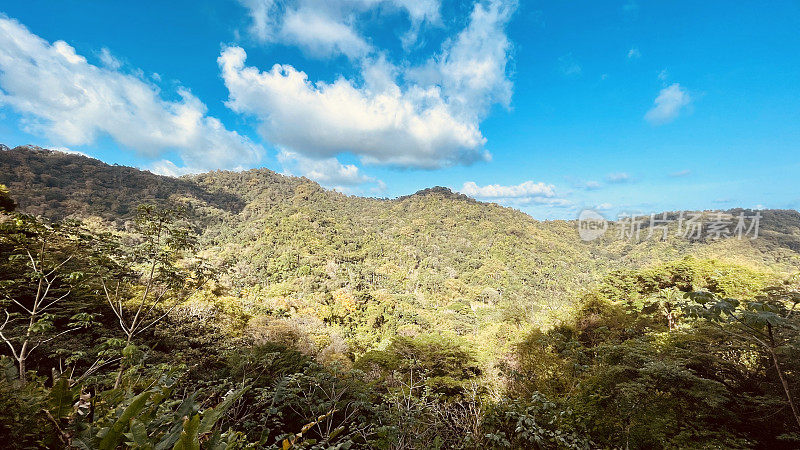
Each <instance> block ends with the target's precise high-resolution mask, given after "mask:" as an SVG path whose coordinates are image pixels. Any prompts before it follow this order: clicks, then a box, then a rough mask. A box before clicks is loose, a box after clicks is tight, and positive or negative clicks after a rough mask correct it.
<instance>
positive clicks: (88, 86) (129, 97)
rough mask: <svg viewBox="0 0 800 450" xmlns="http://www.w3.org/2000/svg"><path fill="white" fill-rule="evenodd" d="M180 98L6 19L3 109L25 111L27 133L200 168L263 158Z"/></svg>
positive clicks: (187, 97) (193, 100)
mask: <svg viewBox="0 0 800 450" xmlns="http://www.w3.org/2000/svg"><path fill="white" fill-rule="evenodd" d="M108 55H109V56H110V53H109V54H108ZM101 58H102V53H101ZM108 62H109V63H111V65H112V66H113V62H112V61H108ZM178 95H179V96H180V99H179V100H177V101H167V100H164V99H162V98H161V96H160V93H159V89H158V87H156V86H154V85H152V84H149V83H148V82H145V81H143V80H142V79H141V78H139V77H136V76H134V75H129V74H125V73H121V72H119V71H116V70H112V69H111V68H101V67H97V66H94V65H92V64H89V63H87V61H86V58H84V57H83V56H81V55H78V54H76V53H75V49H74V48H72V47H71V46H70V45H69V44H67V43H66V42H64V41H56V42H54V43H53V44H52V45H51V44H49V43H48V42H47V41H45V40H43V39H41V38H40V37H38V36H36V35H34V34H32V33H31V32H30V31H28V29H27V28H25V27H24V26H23V25H21V24H19V23H18V22H16V21H15V20H11V19H8V18H6V17H2V16H0V106H10V107H12V108H14V109H15V110H16V111H18V112H19V113H21V114H22V115H23V116H24V118H25V122H24V126H25V128H26V130H27V131H29V132H32V133H41V134H44V135H45V136H46V137H48V138H49V139H50V140H51V141H55V142H59V143H63V144H66V145H85V144H91V143H93V142H95V141H96V140H97V139H98V138H99V137H101V136H103V135H108V136H110V137H112V138H113V139H114V140H115V141H117V142H118V143H119V144H121V145H123V146H125V147H128V148H131V149H134V150H136V151H137V152H138V153H139V154H141V155H144V156H147V157H157V156H159V155H161V154H162V153H165V152H168V151H175V150H177V151H178V153H179V154H180V156H181V159H182V160H183V162H184V163H185V164H186V165H188V166H191V167H193V168H199V169H204V168H235V167H240V166H245V165H248V164H252V163H255V162H256V161H258V160H259V158H260V155H261V153H262V151H263V150H262V149H261V147H259V146H257V145H255V144H253V143H252V142H251V141H250V140H249V139H247V138H246V137H244V136H241V135H239V134H237V133H236V132H234V131H229V130H227V129H226V128H225V127H224V126H223V125H222V123H221V122H220V121H219V120H218V119H216V118H214V117H211V116H207V115H206V111H207V108H206V106H205V105H204V104H203V103H202V102H201V101H200V100H199V99H198V98H197V97H195V96H194V95H192V94H191V92H189V90H188V89H186V88H180V89H179V90H178Z"/></svg>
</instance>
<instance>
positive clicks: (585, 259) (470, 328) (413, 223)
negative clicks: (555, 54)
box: [0, 147, 800, 346]
mask: <svg viewBox="0 0 800 450" xmlns="http://www.w3.org/2000/svg"><path fill="white" fill-rule="evenodd" d="M0 168H2V170H0V183H3V184H6V185H7V186H8V187H9V189H10V191H11V193H12V196H13V197H14V198H15V199H16V200H17V201H18V203H19V205H20V208H21V210H23V211H26V212H29V213H31V214H36V215H42V216H46V217H51V218H63V217H66V216H78V217H86V216H99V217H101V218H104V219H117V220H124V219H125V218H130V217H131V216H132V214H133V213H134V212H135V208H136V206H137V205H138V204H139V203H142V202H155V203H162V204H166V203H170V202H173V203H183V204H187V205H190V209H191V211H192V213H193V215H194V217H195V218H196V220H197V221H198V223H199V224H200V225H201V229H202V235H201V242H202V245H203V252H204V254H205V255H206V256H207V257H208V258H209V259H211V260H213V261H215V262H217V263H218V264H225V265H227V266H228V267H229V268H230V270H229V271H228V275H227V276H226V277H225V278H224V279H223V280H222V283H223V284H224V285H225V286H227V287H228V288H229V289H230V291H231V293H232V295H235V296H237V297H241V298H244V299H248V300H247V301H248V302H252V304H257V305H268V306H267V307H269V308H273V309H275V308H277V309H283V310H287V311H291V312H292V314H297V313H298V311H303V310H304V309H305V308H312V309H313V308H314V306H313V305H318V304H326V302H327V303H331V302H332V300H331V299H337V300H335V302H338V301H340V300H341V299H342V298H344V299H352V301H353V302H354V304H355V305H357V306H354V308H356V307H359V306H358V305H361V306H363V307H364V308H367V306H369V307H373V306H375V305H376V304H378V305H382V306H380V307H381V308H390V309H391V312H392V314H391V315H393V317H400V318H402V319H398V320H397V323H396V324H395V329H393V330H392V332H395V331H397V329H396V328H397V327H403V326H407V327H412V328H414V329H419V330H423V331H424V330H435V329H446V330H453V331H454V332H456V333H457V334H468V333H475V332H477V331H478V330H479V329H481V324H484V325H486V324H488V323H490V322H491V323H511V324H513V323H527V322H530V321H533V322H540V321H541V320H545V318H546V317H549V316H550V312H553V311H562V310H563V309H564V308H565V307H567V306H569V305H571V304H572V303H573V302H574V299H575V298H577V296H578V295H579V294H580V293H581V292H582V291H583V290H584V289H586V288H587V287H589V286H591V285H592V284H593V283H595V282H596V281H597V280H599V279H600V277H602V276H603V275H604V274H606V273H608V272H609V271H610V270H613V269H619V268H625V267H640V266H645V265H648V264H654V263H657V262H660V261H669V260H673V259H678V258H682V257H684V256H687V255H693V256H696V257H701V258H709V257H710V258H717V259H721V260H723V261H731V262H737V263H744V264H747V265H755V266H758V267H759V268H762V269H765V268H766V269H774V270H779V271H789V270H792V268H794V267H798V265H799V264H798V260H799V255H798V251H800V214H798V213H797V212H796V211H764V212H762V214H763V215H764V219H763V220H762V230H761V238H760V239H757V240H754V241H751V240H749V239H745V240H737V239H723V240H719V241H687V240H684V239H679V238H677V237H674V236H672V235H671V236H670V238H669V239H668V240H667V241H665V242H660V241H648V242H638V243H637V242H630V241H622V240H619V239H616V238H615V237H614V236H613V235H612V234H610V233H609V234H608V235H607V236H605V238H604V239H601V240H598V241H595V242H591V243H586V242H583V241H581V240H580V239H579V237H578V234H577V231H576V224H575V223H574V222H567V221H545V222H540V221H536V220H534V219H532V218H531V217H529V216H527V215H526V214H524V213H522V212H519V211H516V210H513V209H510V208H505V207H501V206H499V205H496V204H488V203H482V202H478V201H475V200H472V199H470V198H468V197H465V196H463V195H460V194H454V193H452V192H450V191H449V190H448V189H446V188H433V189H427V190H424V191H420V192H418V193H417V194H414V195H409V196H405V197H401V198H398V199H376V198H362V197H354V196H346V195H343V194H340V193H337V192H334V191H328V190H325V189H323V188H321V187H320V186H319V185H317V184H316V183H314V182H311V181H309V180H307V179H305V178H294V177H285V176H282V175H279V174H276V173H275V172H272V171H269V170H266V169H256V170H249V171H243V172H222V171H217V172H210V173H205V174H200V175H195V176H187V177H182V178H169V177H163V176H158V175H154V174H151V173H149V172H145V171H140V170H137V169H133V168H129V167H121V166H110V165H107V164H104V163H102V162H100V161H98V160H94V159H91V158H87V157H83V156H79V155H68V154H64V153H60V152H53V151H48V150H43V149H38V148H30V147H25V148H16V149H13V150H5V151H0ZM375 299H379V301H375V302H373V300H375ZM348 301H349V300H348ZM370 305H371V306H370ZM365 345H366V344H365ZM366 346H368V345H366Z"/></svg>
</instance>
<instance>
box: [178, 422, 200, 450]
mask: <svg viewBox="0 0 800 450" xmlns="http://www.w3.org/2000/svg"><path fill="white" fill-rule="evenodd" d="M199 428H200V416H199V415H198V414H195V415H194V417H192V418H191V419H189V418H188V417H187V418H185V419H183V431H182V432H181V437H180V439H178V442H176V443H175V446H174V447H172V450H200V433H198V429H199Z"/></svg>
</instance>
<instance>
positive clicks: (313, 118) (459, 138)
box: [219, 47, 486, 168]
mask: <svg viewBox="0 0 800 450" xmlns="http://www.w3.org/2000/svg"><path fill="white" fill-rule="evenodd" d="M245 57H246V54H245V52H244V50H242V49H241V48H238V47H232V48H227V49H225V50H224V51H223V52H222V54H221V56H220V57H219V64H220V68H221V69H222V77H223V79H224V81H225V85H226V86H227V88H228V91H229V92H230V99H229V101H228V103H227V104H228V106H229V107H230V108H231V109H233V110H234V111H237V112H240V113H250V114H253V115H255V116H257V117H259V118H260V119H261V120H262V126H261V132H262V134H263V135H264V136H265V138H267V139H268V140H270V141H271V142H273V143H274V144H276V145H279V146H281V147H285V148H288V149H291V150H292V151H296V152H298V153H301V154H303V155H306V156H311V157H316V158H322V157H332V156H335V155H337V154H339V153H353V154H355V155H358V156H360V157H361V158H362V160H363V161H365V162H368V163H383V164H393V165H401V166H413V167H422V168H436V167H441V166H443V165H452V164H457V163H469V162H472V161H475V160H478V159H484V158H486V153H485V151H484V150H483V149H482V146H483V143H484V142H485V139H484V137H483V136H482V135H481V133H480V131H479V130H478V127H477V125H476V124H475V123H471V122H465V121H461V120H459V119H457V118H456V117H454V116H453V115H452V114H451V113H450V110H449V108H448V105H447V104H446V103H445V102H444V100H443V99H442V98H441V94H440V91H439V90H438V89H436V88H435V87H432V88H427V89H425V88H420V87H418V86H412V87H411V88H408V89H406V90H401V89H400V87H398V86H397V85H396V84H394V83H390V85H389V86H388V87H386V89H385V90H384V91H372V90H371V89H369V88H367V87H358V86H356V85H354V83H353V82H351V81H348V80H345V79H342V78H340V79H338V80H336V81H335V82H333V83H330V84H328V83H323V82H318V83H316V84H315V83H312V82H310V81H309V80H308V76H307V75H306V74H305V73H304V72H300V71H297V70H296V69H295V68H294V67H292V66H289V65H279V64H276V65H275V66H273V67H272V69H271V70H270V71H269V72H259V71H258V70H257V69H256V68H254V67H245V65H244V62H245Z"/></svg>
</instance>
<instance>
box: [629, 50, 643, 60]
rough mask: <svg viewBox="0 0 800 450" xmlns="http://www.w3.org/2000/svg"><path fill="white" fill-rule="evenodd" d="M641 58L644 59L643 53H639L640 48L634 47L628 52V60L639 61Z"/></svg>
mask: <svg viewBox="0 0 800 450" xmlns="http://www.w3.org/2000/svg"><path fill="white" fill-rule="evenodd" d="M641 57H642V53H641V52H640V51H639V49H638V48H636V47H633V48H631V49H630V50H628V59H637V58H641Z"/></svg>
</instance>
